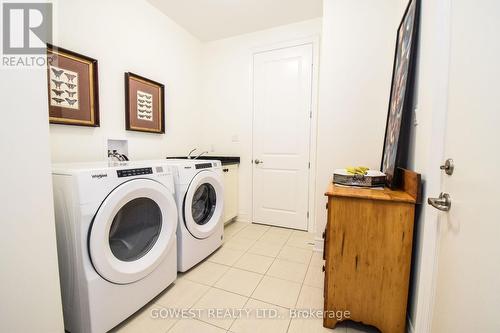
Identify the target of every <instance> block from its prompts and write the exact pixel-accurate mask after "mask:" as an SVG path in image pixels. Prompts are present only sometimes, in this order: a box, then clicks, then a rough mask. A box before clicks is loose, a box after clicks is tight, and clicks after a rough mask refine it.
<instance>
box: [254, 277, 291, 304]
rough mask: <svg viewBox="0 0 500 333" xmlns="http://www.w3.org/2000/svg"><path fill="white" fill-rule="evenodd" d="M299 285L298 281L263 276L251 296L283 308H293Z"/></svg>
mask: <svg viewBox="0 0 500 333" xmlns="http://www.w3.org/2000/svg"><path fill="white" fill-rule="evenodd" d="M300 286H301V284H300V283H296V282H291V281H285V280H282V279H277V278H273V277H270V276H264V278H263V279H262V280H261V281H260V283H259V285H258V286H257V288H256V289H255V291H254V292H253V294H252V298H254V299H257V300H260V301H263V302H266V303H270V304H275V305H279V306H282V307H285V308H293V307H294V306H295V303H296V302H297V297H298V296H299V292H300Z"/></svg>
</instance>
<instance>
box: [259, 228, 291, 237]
mask: <svg viewBox="0 0 500 333" xmlns="http://www.w3.org/2000/svg"><path fill="white" fill-rule="evenodd" d="M292 232H293V230H292V229H286V228H280V227H271V228H269V230H268V231H267V232H266V234H270V235H276V236H286V237H290V235H291V234H292Z"/></svg>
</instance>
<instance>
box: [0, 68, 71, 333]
mask: <svg viewBox="0 0 500 333" xmlns="http://www.w3.org/2000/svg"><path fill="white" fill-rule="evenodd" d="M46 80H47V78H46V71H45V69H41V70H40V69H38V70H34V69H20V70H14V69H10V70H5V69H4V70H1V69H0V92H1V93H0V110H2V129H1V130H0V156H2V163H0V175H2V176H1V180H0V225H1V231H0V246H1V249H2V250H1V251H0V272H1V273H0V300H1V301H0V331H1V332H12V333H15V332H19V333H22V332H44V333H52V332H64V329H63V320H62V308H61V295H60V291H59V273H58V265H57V253H56V239H55V225H54V210H53V203H52V179H51V177H50V152H49V125H48V110H47V91H46V89H39V87H45V85H46V84H47V81H46ZM5 91H8V96H6V95H5ZM26 93H28V94H29V98H26Z"/></svg>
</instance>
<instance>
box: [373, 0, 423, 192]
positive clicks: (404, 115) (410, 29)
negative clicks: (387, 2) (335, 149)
mask: <svg viewBox="0 0 500 333" xmlns="http://www.w3.org/2000/svg"><path fill="white" fill-rule="evenodd" d="M419 12H420V3H419V0H410V2H409V3H408V6H407V7H406V10H405V13H404V15H403V19H402V20H401V23H400V25H399V28H398V34H397V41H396V51H395V55H394V65H393V72H392V83H391V94H390V100H389V110H388V113H387V123H386V129H385V138H384V150H383V154H382V163H381V171H382V172H383V173H385V174H386V184H387V186H388V187H390V188H394V187H395V186H397V183H398V181H397V179H398V175H397V174H396V173H397V169H398V167H403V168H404V167H406V163H407V159H408V145H409V139H410V130H411V117H412V107H413V90H414V83H415V62H416V59H415V58H416V53H417V40H418V22H419Z"/></svg>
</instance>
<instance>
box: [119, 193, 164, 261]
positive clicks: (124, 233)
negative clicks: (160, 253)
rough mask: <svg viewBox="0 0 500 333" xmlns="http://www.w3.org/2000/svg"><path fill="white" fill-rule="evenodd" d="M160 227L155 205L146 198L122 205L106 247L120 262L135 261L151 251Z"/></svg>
mask: <svg viewBox="0 0 500 333" xmlns="http://www.w3.org/2000/svg"><path fill="white" fill-rule="evenodd" d="M161 224H162V215H161V210H160V207H159V206H158V204H157V203H156V202H155V201H153V200H151V199H149V198H137V199H134V200H131V201H129V202H128V203H126V204H125V205H124V206H123V207H122V208H121V209H120V210H119V211H118V213H117V214H116V215H115V217H114V218H113V223H112V224H111V229H110V231H109V246H110V248H111V252H113V254H114V256H115V257H116V258H117V259H119V260H121V261H135V260H137V259H139V258H141V257H143V256H144V255H145V254H146V253H148V252H149V250H151V248H152V247H153V245H154V244H155V243H156V240H157V239H158V236H159V235H160V231H161Z"/></svg>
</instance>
